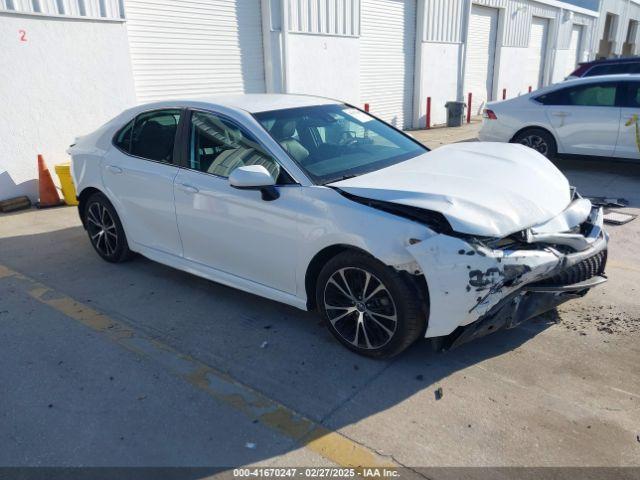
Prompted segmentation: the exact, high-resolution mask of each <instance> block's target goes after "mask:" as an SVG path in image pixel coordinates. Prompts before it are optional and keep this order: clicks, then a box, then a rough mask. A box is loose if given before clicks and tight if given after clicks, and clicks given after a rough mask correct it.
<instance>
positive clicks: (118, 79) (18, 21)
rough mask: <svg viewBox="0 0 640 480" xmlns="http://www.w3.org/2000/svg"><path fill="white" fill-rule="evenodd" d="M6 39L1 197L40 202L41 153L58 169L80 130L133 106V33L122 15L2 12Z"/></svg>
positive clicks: (1, 61) (0, 101)
mask: <svg viewBox="0 0 640 480" xmlns="http://www.w3.org/2000/svg"><path fill="white" fill-rule="evenodd" d="M20 31H24V37H23V36H22V35H21V34H20ZM0 37H1V38H3V39H5V40H4V41H3V46H2V49H0V65H2V68H0V85H2V88H0V105H2V115H1V116H0V132H2V141H1V142H0V199H5V198H10V197H14V196H18V195H28V196H29V197H30V198H31V200H33V201H35V200H37V181H36V178H37V168H36V158H37V154H39V153H41V154H43V155H44V158H45V160H46V162H47V164H48V166H49V168H50V169H51V170H52V172H53V166H54V165H55V164H58V163H63V162H66V161H68V160H69V159H68V156H67V154H66V149H67V148H68V146H69V145H70V144H71V143H73V140H74V138H75V137H76V136H80V135H84V134H87V133H90V132H91V131H93V130H95V129H96V128H97V127H99V126H100V125H101V124H103V123H105V122H106V121H107V120H109V119H111V118H112V117H114V116H115V115H116V114H118V113H120V112H121V111H122V110H123V109H125V108H127V107H129V106H131V105H133V104H135V94H134V89H133V78H132V73H131V66H130V60H129V49H128V44H127V35H126V31H125V26H124V23H123V22H122V21H105V20H87V19H70V18H64V17H48V16H44V15H40V14H39V15H33V14H13V13H6V12H4V13H3V12H0ZM22 38H24V40H25V41H23V40H22ZM53 176H54V178H55V177H56V176H55V174H53Z"/></svg>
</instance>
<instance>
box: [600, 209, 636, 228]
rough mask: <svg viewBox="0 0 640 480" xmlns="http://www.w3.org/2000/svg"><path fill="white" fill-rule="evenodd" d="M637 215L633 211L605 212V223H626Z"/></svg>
mask: <svg viewBox="0 0 640 480" xmlns="http://www.w3.org/2000/svg"><path fill="white" fill-rule="evenodd" d="M636 217H637V215H635V214H633V213H621V212H614V211H609V212H606V213H605V214H604V223H608V224H610V225H624V224H625V223H629V222H630V221H631V220H633V219H635V218H636Z"/></svg>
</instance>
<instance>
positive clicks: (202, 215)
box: [175, 111, 302, 294]
mask: <svg viewBox="0 0 640 480" xmlns="http://www.w3.org/2000/svg"><path fill="white" fill-rule="evenodd" d="M188 139H189V140H188V141H189V153H188V155H187V157H188V158H187V161H186V165H184V167H185V168H181V169H180V172H179V173H178V176H177V177H176V180H175V206H176V214H177V217H178V228H179V230H180V236H181V238H182V243H183V245H184V256H185V258H187V259H188V260H191V261H193V262H197V263H199V264H202V265H204V266H206V267H210V268H214V269H216V270H219V271H222V272H225V273H227V274H231V275H234V276H236V277H240V278H242V279H245V280H250V281H252V282H256V283H260V284H262V285H265V286H267V287H270V288H274V289H277V290H280V291H283V292H286V293H290V294H295V293H296V276H295V271H296V268H295V267H296V258H297V246H298V245H299V243H300V241H301V239H300V238H298V236H299V233H298V224H297V219H298V216H297V213H296V205H299V201H298V198H299V197H298V196H299V194H300V189H301V188H302V187H300V186H299V185H294V184H292V183H291V182H290V181H288V180H287V179H288V178H289V177H288V175H287V174H286V172H284V171H283V170H282V169H281V167H280V165H279V164H278V163H277V162H276V161H275V160H274V159H273V157H271V156H270V155H269V154H268V153H266V151H265V150H264V149H263V147H262V146H261V145H259V144H258V142H257V141H256V140H255V138H254V137H253V136H252V135H251V134H250V133H248V132H247V130H246V129H244V128H243V127H240V126H239V125H237V124H236V123H235V122H233V121H231V120H230V119H228V118H226V117H223V116H220V115H217V114H213V113H210V112H200V111H194V112H192V113H191V125H190V133H189V137H188ZM256 164H259V165H263V166H264V167H265V168H266V169H267V170H268V171H269V173H271V175H272V176H273V177H274V178H275V179H276V181H277V183H278V184H282V183H285V184H286V185H281V186H279V187H277V188H278V191H279V194H280V196H279V198H277V199H276V200H271V201H268V200H263V199H262V195H261V193H260V192H259V191H256V190H238V189H236V188H233V187H231V186H230V185H229V181H228V177H229V174H230V173H231V172H232V171H233V170H234V169H236V168H238V167H240V166H243V165H256Z"/></svg>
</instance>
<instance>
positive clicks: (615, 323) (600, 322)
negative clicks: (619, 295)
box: [561, 303, 640, 335]
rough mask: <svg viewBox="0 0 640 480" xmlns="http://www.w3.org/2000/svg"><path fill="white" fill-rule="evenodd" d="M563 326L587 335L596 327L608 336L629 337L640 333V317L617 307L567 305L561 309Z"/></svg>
mask: <svg viewBox="0 0 640 480" xmlns="http://www.w3.org/2000/svg"><path fill="white" fill-rule="evenodd" d="M564 312H566V313H570V314H569V315H562V316H561V324H562V325H564V327H565V328H566V329H567V330H572V331H574V332H576V333H578V334H580V335H586V334H587V332H588V331H589V330H590V329H593V328H594V327H595V330H596V331H597V332H600V333H603V334H607V335H628V334H633V333H635V334H638V333H640V317H637V316H634V315H633V314H631V313H629V312H625V311H622V310H621V309H619V307H618V306H616V305H598V306H597V307H594V306H593V305H581V304H577V303H575V304H567V305H565V306H563V307H562V308H561V313H564Z"/></svg>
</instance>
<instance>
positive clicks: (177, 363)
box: [0, 264, 399, 468]
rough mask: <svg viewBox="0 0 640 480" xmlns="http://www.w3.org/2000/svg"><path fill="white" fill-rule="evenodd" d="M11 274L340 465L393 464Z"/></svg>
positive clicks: (36, 294) (4, 270) (68, 312)
mask: <svg viewBox="0 0 640 480" xmlns="http://www.w3.org/2000/svg"><path fill="white" fill-rule="evenodd" d="M7 278H14V279H16V280H19V282H18V283H19V285H20V286H22V288H23V289H24V291H26V292H27V293H28V294H29V295H31V296H32V297H33V298H34V299H36V300H37V301H39V302H41V303H43V304H45V305H48V306H49V307H51V308H53V309H55V310H57V311H58V312H60V313H63V314H64V315H65V316H67V317H69V318H71V319H73V320H76V321H77V322H79V323H81V324H83V325H85V326H86V327H89V328H91V329H92V330H94V331H96V332H98V333H100V334H101V335H103V336H105V337H107V338H108V339H110V340H112V341H114V342H116V343H117V344H118V345H120V346H121V347H124V348H125V349H127V350H129V351H131V352H134V353H136V354H138V355H140V356H141V357H143V358H145V359H150V360H154V361H156V362H157V363H159V364H161V365H162V366H163V367H164V368H165V369H166V370H168V371H169V372H170V373H171V374H173V375H174V376H176V377H179V378H181V379H183V380H186V381H187V382H189V383H190V384H191V385H193V386H194V387H197V388H199V389H200V390H203V391H204V392H206V393H207V394H209V395H210V396H211V397H213V398H215V399H216V400H218V401H220V402H222V403H224V404H226V405H229V406H231V407H232V408H234V409H235V410H238V411H240V412H242V413H244V414H245V415H247V416H248V417H249V418H251V419H253V420H258V421H259V422H260V423H261V424H263V425H265V426H267V427H269V428H271V429H273V430H275V431H277V432H278V433H280V434H282V435H284V436H285V437H288V438H290V439H293V440H295V441H296V442H297V443H299V444H300V445H302V446H304V447H306V448H307V449H309V450H311V451H313V452H315V453H318V454H320V455H321V456H323V457H324V458H326V459H327V460H329V461H331V462H333V463H335V464H337V465H339V466H342V467H354V468H361V467H390V468H395V467H398V466H399V465H397V464H395V463H394V462H391V461H389V460H388V459H387V458H385V457H382V456H380V455H378V454H377V453H375V452H374V451H373V450H371V449H369V448H367V447H364V446H362V445H360V444H359V443H357V442H354V441H353V440H351V439H349V438H348V437H346V436H344V435H343V434H341V433H338V432H335V431H331V430H329V429H327V428H325V427H323V426H322V425H320V424H318V423H316V422H314V421H313V420H311V419H309V418H307V417H305V416H303V415H301V414H299V413H297V412H295V411H293V410H292V409H290V408H288V407H286V406H284V405H282V404H281V403H279V402H277V401H275V400H272V399H271V398H268V397H267V396H265V395H263V394H262V393H260V392H258V391H256V390H254V389H253V388H251V387H249V386H247V385H244V384H242V383H240V382H238V381H237V380H235V379H233V378H232V377H230V376H229V375H227V374H226V373H223V372H221V371H219V370H216V369H215V368H213V367H211V366H209V365H206V364H204V363H202V362H200V361H199V360H196V359H195V358H193V357H191V356H189V355H184V354H182V353H180V352H178V351H177V350H175V349H173V348H172V347H170V346H168V345H165V344H163V343H161V342H159V341H157V340H154V339H152V338H150V337H147V336H146V335H144V334H141V333H139V332H136V331H135V330H134V329H133V328H131V327H130V326H128V325H125V324H124V323H121V322H119V321H116V320H114V319H113V318H111V317H109V316H107V315H105V314H103V313H101V312H99V311H97V310H95V309H93V308H91V307H89V306H87V305H85V304H83V303H81V302H78V301H76V300H74V299H73V298H71V297H68V296H66V295H64V294H62V293H60V292H58V291H56V290H54V289H53V288H50V287H48V286H47V285H44V284H42V283H40V282H38V281H37V280H35V279H33V278H30V277H28V276H26V275H23V274H21V273H18V272H15V271H13V270H11V269H10V268H8V267H6V266H3V265H1V264H0V279H7Z"/></svg>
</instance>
